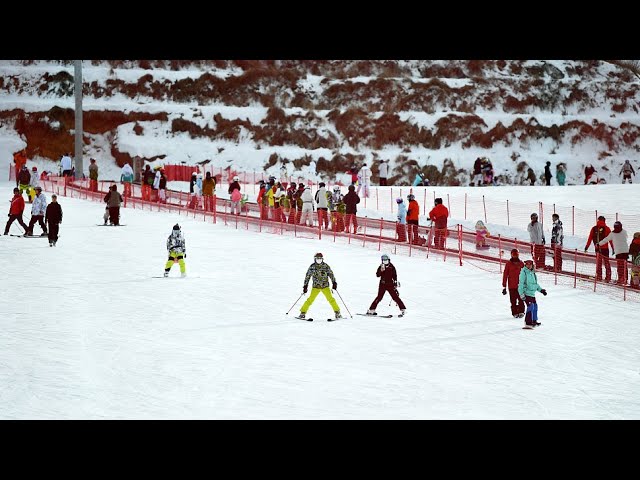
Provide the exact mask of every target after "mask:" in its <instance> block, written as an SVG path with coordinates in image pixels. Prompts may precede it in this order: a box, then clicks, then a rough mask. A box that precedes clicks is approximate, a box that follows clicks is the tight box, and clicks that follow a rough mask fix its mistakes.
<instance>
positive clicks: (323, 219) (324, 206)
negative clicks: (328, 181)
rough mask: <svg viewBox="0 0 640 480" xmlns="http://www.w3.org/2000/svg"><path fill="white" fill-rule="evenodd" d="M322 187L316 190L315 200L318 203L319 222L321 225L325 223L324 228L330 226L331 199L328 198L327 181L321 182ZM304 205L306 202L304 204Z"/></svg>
mask: <svg viewBox="0 0 640 480" xmlns="http://www.w3.org/2000/svg"><path fill="white" fill-rule="evenodd" d="M319 186H320V188H319V189H318V191H317V192H316V197H315V201H316V204H317V205H318V222H319V223H320V225H322V224H323V223H324V228H325V230H327V229H328V228H329V201H328V200H327V189H326V188H325V183H324V182H320V184H319ZM302 206H303V207H304V204H303V205H302Z"/></svg>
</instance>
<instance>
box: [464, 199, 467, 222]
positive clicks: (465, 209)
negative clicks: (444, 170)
mask: <svg viewBox="0 0 640 480" xmlns="http://www.w3.org/2000/svg"><path fill="white" fill-rule="evenodd" d="M464 219H465V220H466V219H467V192H464Z"/></svg>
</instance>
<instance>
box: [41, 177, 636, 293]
mask: <svg viewBox="0 0 640 480" xmlns="http://www.w3.org/2000/svg"><path fill="white" fill-rule="evenodd" d="M66 180H67V181H66V182H65V179H64V178H62V177H50V180H48V181H43V182H42V183H43V188H45V190H47V191H49V192H53V193H57V194H58V195H61V196H68V197H71V198H80V199H86V200H93V201H97V202H103V199H104V195H105V193H106V192H107V190H108V187H109V186H110V185H111V184H112V182H98V191H97V192H96V191H91V190H90V183H89V180H74V179H71V178H67V179H66ZM124 207H125V208H133V209H141V210H150V211H158V212H177V213H178V214H180V215H186V216H189V217H193V218H198V219H201V220H203V221H205V222H211V223H222V224H224V225H226V226H231V227H233V228H236V229H242V230H247V231H255V232H263V233H270V234H275V235H283V236H290V237H293V238H297V237H301V238H318V239H321V240H329V241H333V242H334V243H344V244H355V245H361V246H362V247H363V248H370V249H374V250H378V251H381V250H384V251H386V252H389V253H393V254H396V255H407V256H410V257H416V258H423V259H429V258H432V259H436V260H440V261H444V262H446V261H450V262H455V263H456V264H459V265H470V266H474V267H476V268H479V269H481V270H484V271H487V272H491V273H494V274H497V275H500V274H502V272H503V269H504V263H505V262H506V261H508V259H509V257H510V251H511V249H513V248H518V249H519V250H520V252H522V253H526V254H531V256H532V257H534V258H535V260H536V270H537V272H538V274H539V282H540V283H541V285H542V286H543V287H545V288H546V287H547V286H548V285H549V284H550V283H553V284H555V285H558V284H561V285H567V286H572V287H573V288H583V289H588V290H591V291H594V292H598V293H605V294H607V295H609V296H611V297H613V298H617V299H621V300H635V301H640V289H638V282H640V266H633V265H631V264H630V263H629V262H626V261H624V260H616V259H609V258H604V257H602V256H596V255H594V254H590V253H584V252H579V251H577V250H562V249H557V248H553V247H552V246H538V247H537V249H535V250H534V246H533V245H532V244H530V243H528V242H522V241H520V240H518V239H513V238H505V237H501V236H500V235H498V236H495V237H487V238H486V239H485V240H484V241H482V240H481V239H478V238H477V237H476V232H475V231H472V230H469V229H466V228H465V227H463V226H462V225H453V226H449V227H447V228H446V229H436V228H432V227H425V226H417V225H401V224H398V223H397V222H390V221H387V220H384V219H382V218H377V219H376V218H369V217H361V216H356V215H343V214H339V213H338V212H327V213H325V212H324V211H317V212H314V213H313V214H312V215H311V218H308V219H305V218H304V216H303V213H302V212H301V211H299V210H296V209H286V208H272V207H271V208H270V207H263V206H261V205H257V204H255V203H248V202H247V203H244V204H242V205H238V206H237V207H236V209H235V210H233V202H231V201H229V200H225V199H220V198H217V197H215V196H213V197H195V196H193V195H190V194H188V193H185V192H175V191H167V192H166V200H165V201H163V202H159V201H153V200H151V199H143V198H142V190H141V188H140V186H139V185H133V189H132V191H131V196H126V197H124ZM305 220H306V221H310V223H311V225H312V226H308V225H304V224H302V222H303V221H305ZM306 221H305V223H306ZM598 271H601V273H598ZM630 276H631V280H630ZM500 281H501V279H496V283H497V284H498V283H500ZM630 281H631V283H630ZM496 288H497V289H498V288H499V287H498V286H496Z"/></svg>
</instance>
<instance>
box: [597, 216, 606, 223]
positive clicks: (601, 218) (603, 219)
mask: <svg viewBox="0 0 640 480" xmlns="http://www.w3.org/2000/svg"><path fill="white" fill-rule="evenodd" d="M598 220H602V221H603V222H606V221H607V219H606V218H604V217H603V216H602V215H600V216H599V217H598Z"/></svg>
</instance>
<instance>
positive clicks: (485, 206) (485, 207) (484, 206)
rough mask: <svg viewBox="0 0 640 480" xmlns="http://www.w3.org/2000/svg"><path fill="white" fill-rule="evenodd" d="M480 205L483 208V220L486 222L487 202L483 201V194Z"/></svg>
mask: <svg viewBox="0 0 640 480" xmlns="http://www.w3.org/2000/svg"><path fill="white" fill-rule="evenodd" d="M482 207H483V208H484V222H485V223H487V204H486V203H485V202H484V195H482Z"/></svg>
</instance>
